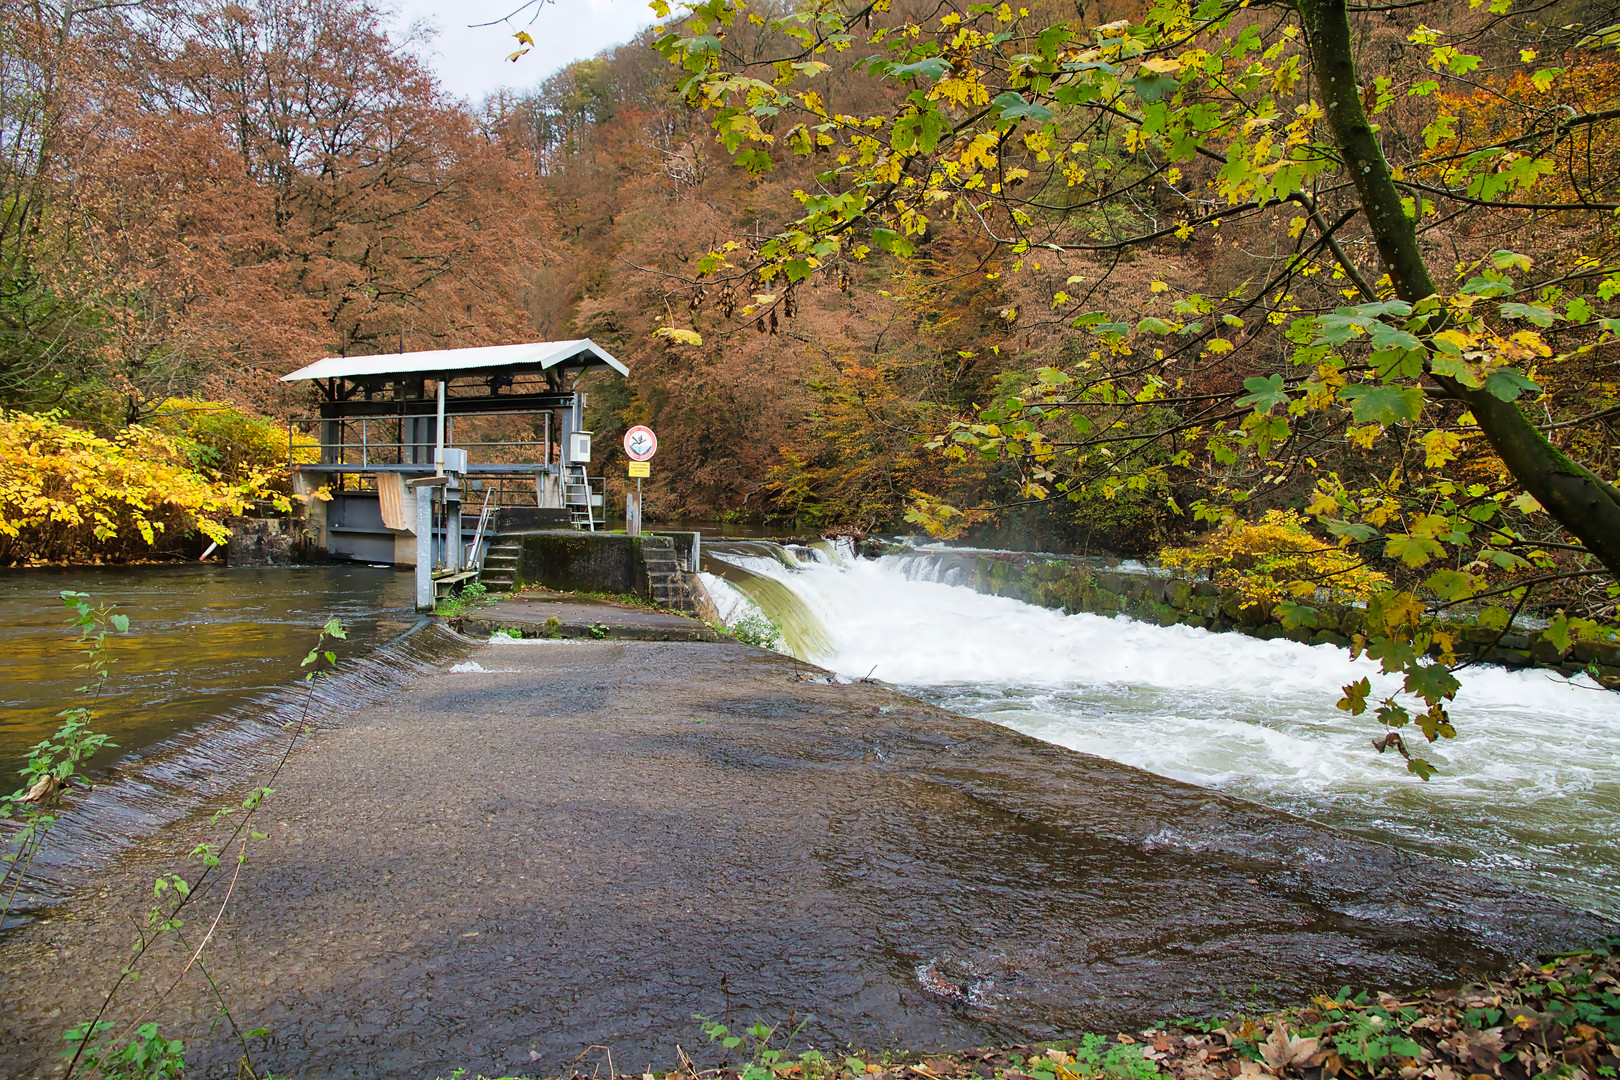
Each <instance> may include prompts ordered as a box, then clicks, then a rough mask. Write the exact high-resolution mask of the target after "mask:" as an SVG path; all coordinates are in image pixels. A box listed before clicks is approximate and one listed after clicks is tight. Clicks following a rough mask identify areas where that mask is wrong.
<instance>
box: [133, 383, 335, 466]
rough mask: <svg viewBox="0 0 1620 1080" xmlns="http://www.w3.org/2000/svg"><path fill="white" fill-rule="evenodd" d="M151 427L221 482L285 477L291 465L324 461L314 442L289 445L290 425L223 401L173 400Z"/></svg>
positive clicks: (303, 438)
mask: <svg viewBox="0 0 1620 1080" xmlns="http://www.w3.org/2000/svg"><path fill="white" fill-rule="evenodd" d="M147 426H148V427H151V428H156V429H157V430H158V431H161V432H164V433H165V434H167V435H171V436H173V437H174V438H175V440H176V442H177V445H178V447H179V448H180V449H181V450H182V451H184V452H185V454H186V457H187V459H188V460H189V461H190V462H191V464H192V466H193V467H194V468H196V469H197V470H199V471H201V472H205V473H209V474H212V475H214V476H216V477H219V478H222V479H228V480H241V479H245V478H247V477H248V476H251V475H252V474H253V473H255V472H260V473H265V474H278V473H283V472H285V471H286V468H287V464H288V462H289V461H292V462H295V463H304V464H307V463H310V462H314V461H318V460H319V459H320V445H319V444H318V443H317V442H316V441H315V440H314V439H311V438H309V437H308V436H307V435H300V436H295V437H293V438H292V439H291V441H290V442H289V438H288V430H287V426H286V425H285V424H280V423H277V422H276V421H274V420H267V419H264V418H262V417H257V416H249V415H248V414H246V413H244V412H242V411H240V410H239V409H237V408H235V407H234V406H232V405H228V404H226V403H225V402H223V401H206V400H204V399H202V398H169V399H168V400H167V401H164V402H163V403H162V404H161V405H159V406H158V407H157V410H156V412H155V413H154V415H153V417H152V419H151V420H150V421H149V422H148V424H147Z"/></svg>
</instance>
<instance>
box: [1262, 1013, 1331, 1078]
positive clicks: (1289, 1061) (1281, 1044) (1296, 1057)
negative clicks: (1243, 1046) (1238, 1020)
mask: <svg viewBox="0 0 1620 1080" xmlns="http://www.w3.org/2000/svg"><path fill="white" fill-rule="evenodd" d="M1320 1049H1321V1047H1320V1046H1319V1045H1318V1043H1317V1040H1316V1039H1301V1038H1297V1037H1296V1036H1293V1035H1290V1034H1289V1033H1288V1029H1287V1028H1286V1027H1284V1026H1283V1025H1282V1024H1278V1025H1277V1027H1276V1029H1275V1030H1273V1031H1272V1033H1271V1035H1270V1036H1268V1037H1267V1039H1266V1041H1265V1042H1263V1043H1261V1044H1260V1056H1261V1057H1263V1058H1265V1061H1266V1064H1267V1065H1269V1066H1271V1070H1272V1071H1273V1072H1276V1073H1281V1072H1282V1071H1283V1070H1284V1069H1287V1068H1291V1067H1292V1068H1299V1067H1302V1066H1305V1065H1308V1064H1310V1062H1311V1059H1312V1058H1314V1057H1315V1056H1316V1055H1317V1053H1318V1052H1319V1050H1320Z"/></svg>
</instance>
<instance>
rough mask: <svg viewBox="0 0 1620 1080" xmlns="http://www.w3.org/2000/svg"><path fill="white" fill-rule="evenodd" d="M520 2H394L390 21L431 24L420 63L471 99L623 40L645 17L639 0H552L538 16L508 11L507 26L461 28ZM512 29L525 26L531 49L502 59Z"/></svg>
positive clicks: (531, 82) (527, 82) (527, 83)
mask: <svg viewBox="0 0 1620 1080" xmlns="http://www.w3.org/2000/svg"><path fill="white" fill-rule="evenodd" d="M521 2H522V0H510V2H502V0H466V2H464V3H456V2H455V0H394V3H393V7H394V10H395V26H396V28H397V29H400V30H403V29H404V28H405V27H407V26H409V25H411V24H412V23H414V22H417V21H418V20H420V21H421V22H424V23H426V24H427V25H428V26H431V27H432V28H433V29H434V30H436V31H437V32H438V33H437V36H436V37H435V38H434V40H433V41H432V43H431V44H430V45H429V46H428V48H427V49H426V50H424V52H425V54H426V57H427V59H428V61H429V62H430V63H432V64H433V67H434V69H435V70H436V71H437V72H438V73H439V79H440V81H441V82H442V83H443V84H444V87H445V89H446V90H449V91H450V92H451V93H453V94H457V95H460V96H461V97H464V98H467V99H469V100H471V101H473V102H475V103H476V102H478V101H480V100H481V99H482V98H483V97H484V95H485V94H488V93H491V92H493V91H495V90H498V89H500V88H501V87H503V86H507V87H511V88H513V89H518V90H525V89H529V88H531V87H533V86H535V85H536V84H537V83H539V82H540V81H541V80H542V79H544V78H545V77H546V76H547V75H550V74H551V73H552V72H554V71H556V70H557V69H558V68H560V67H562V66H564V65H565V64H570V63H573V62H574V61H575V60H583V59H585V58H586V57H590V56H595V55H596V54H597V53H599V52H601V51H602V50H603V49H606V48H610V47H612V46H614V45H618V44H619V43H621V42H624V41H628V40H629V39H630V38H631V37H633V36H634V35H635V33H636V31H637V30H640V29H641V28H642V27H643V26H646V25H648V24H650V23H651V22H652V21H653V13H652V11H651V10H650V9H648V7H647V0H553V2H550V3H547V4H546V5H545V6H544V7H543V8H541V9H540V11H539V13H538V14H535V13H534V9H532V8H531V9H530V10H528V11H524V12H522V13H520V14H519V15H517V16H515V17H514V18H513V19H512V20H511V23H512V25H510V26H508V25H505V24H497V25H495V26H486V27H481V28H479V29H476V30H475V29H471V28H469V26H468V24H469V23H482V22H488V21H490V20H491V19H499V18H501V17H502V16H505V15H506V14H508V13H509V12H510V11H511V10H512V9H513V8H515V7H516V6H517V5H518V4H519V3H521ZM531 16H532V21H531ZM518 30H527V31H528V32H529V34H530V35H531V36H532V37H533V38H534V41H535V48H534V49H533V51H531V52H530V53H529V54H528V55H527V56H525V57H523V58H522V59H520V60H518V61H517V62H516V63H507V62H506V57H507V56H508V55H509V54H510V53H512V52H513V51H514V50H515V49H516V48H518V46H517V43H516V42H515V41H514V40H513V39H512V35H513V34H514V33H515V32H516V31H518Z"/></svg>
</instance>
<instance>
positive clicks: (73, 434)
mask: <svg viewBox="0 0 1620 1080" xmlns="http://www.w3.org/2000/svg"><path fill="white" fill-rule="evenodd" d="M237 415H238V416H240V414H237ZM247 419H251V418H247ZM258 423H260V424H261V426H265V425H263V423H262V422H258ZM184 446H185V444H184V443H183V442H182V441H181V440H180V439H177V438H176V437H174V436H171V435H168V434H165V433H163V432H160V431H157V430H154V429H152V428H146V427H139V426H137V427H131V428H128V429H126V430H125V431H124V432H122V433H121V434H119V435H118V436H117V437H115V438H112V439H104V438H101V437H100V436H97V435H94V434H91V433H90V432H87V431H83V430H81V429H78V428H74V427H71V426H69V425H67V424H64V423H61V422H60V421H59V420H57V419H56V418H55V417H54V416H50V415H44V416H33V415H30V414H27V413H6V412H0V538H4V540H5V541H6V542H4V543H0V559H3V560H4V561H7V562H29V561H46V560H51V561H68V560H74V559H86V558H91V557H95V556H102V555H109V554H111V555H114V556H116V557H120V558H130V557H138V556H140V555H141V554H142V553H143V551H144V550H149V549H150V548H151V547H152V546H153V545H155V544H157V543H158V541H159V539H160V538H162V537H163V536H165V535H176V536H178V535H184V534H185V533H187V532H190V531H192V530H196V531H199V532H202V533H204V534H205V535H208V536H211V537H224V536H225V535H227V533H226V530H225V529H224V526H223V525H222V524H221V523H220V521H219V519H220V518H223V517H225V516H227V515H231V514H240V513H241V512H242V511H243V510H244V509H245V508H246V506H247V504H248V502H249V501H251V500H252V499H255V498H260V497H264V496H266V495H269V494H271V493H270V492H268V491H267V490H266V489H265V481H266V476H265V474H264V473H262V472H260V471H256V470H255V471H250V472H248V473H247V479H246V480H244V481H241V482H231V481H226V480H218V479H214V478H212V477H209V476H205V475H203V474H202V473H200V472H198V471H196V470H195V469H194V468H193V467H192V466H191V464H190V461H189V460H188V457H187V454H186V452H185V449H184ZM282 501H285V500H284V499H283V500H282ZM126 536H127V537H128V540H126ZM135 537H139V543H140V544H144V545H145V548H144V549H143V548H141V547H139V546H132V544H131V543H130V542H129V541H132V540H134V538H135ZM6 549H9V550H6Z"/></svg>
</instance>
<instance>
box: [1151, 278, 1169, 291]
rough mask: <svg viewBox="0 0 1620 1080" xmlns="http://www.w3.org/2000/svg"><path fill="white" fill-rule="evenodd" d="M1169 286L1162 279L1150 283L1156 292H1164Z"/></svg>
mask: <svg viewBox="0 0 1620 1080" xmlns="http://www.w3.org/2000/svg"><path fill="white" fill-rule="evenodd" d="M1169 288H1170V286H1168V285H1166V284H1165V283H1164V282H1162V281H1155V282H1154V283H1153V285H1152V289H1153V291H1154V292H1156V293H1161V292H1166V291H1168V290H1169Z"/></svg>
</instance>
